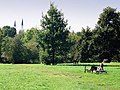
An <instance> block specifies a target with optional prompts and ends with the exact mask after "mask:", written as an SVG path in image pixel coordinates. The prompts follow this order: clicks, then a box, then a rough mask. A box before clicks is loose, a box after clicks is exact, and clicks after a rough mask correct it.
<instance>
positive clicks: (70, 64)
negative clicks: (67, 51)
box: [58, 63, 120, 67]
mask: <svg viewBox="0 0 120 90" xmlns="http://www.w3.org/2000/svg"><path fill="white" fill-rule="evenodd" d="M99 65H100V63H90V64H89V63H79V64H73V63H63V64H58V66H99ZM104 66H105V67H120V64H119V65H118V64H117V65H116V64H104Z"/></svg>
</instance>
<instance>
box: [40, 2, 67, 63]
mask: <svg viewBox="0 0 120 90" xmlns="http://www.w3.org/2000/svg"><path fill="white" fill-rule="evenodd" d="M42 18H43V19H42V20H41V26H42V29H43V30H44V32H46V35H45V36H44V43H45V47H46V51H47V53H48V55H47V57H46V60H47V62H49V63H47V62H46V64H52V65H54V64H56V63H57V62H58V61H59V60H60V61H61V60H62V59H65V57H66V54H67V51H68V48H67V40H66V39H67V37H68V33H69V31H68V28H66V27H67V20H66V21H65V20H64V16H63V13H61V11H59V10H58V9H57V8H56V7H55V6H54V5H53V4H50V9H49V10H48V11H47V14H46V15H43V17H42Z"/></svg>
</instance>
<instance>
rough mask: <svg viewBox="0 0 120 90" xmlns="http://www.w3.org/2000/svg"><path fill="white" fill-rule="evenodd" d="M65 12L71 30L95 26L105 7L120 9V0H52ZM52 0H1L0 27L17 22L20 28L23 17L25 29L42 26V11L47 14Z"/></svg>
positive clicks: (18, 28)
mask: <svg viewBox="0 0 120 90" xmlns="http://www.w3.org/2000/svg"><path fill="white" fill-rule="evenodd" d="M51 2H54V4H55V6H57V8H58V9H59V10H61V11H62V12H63V13H64V17H65V19H67V20H68V24H69V26H71V31H72V30H74V31H75V32H76V31H80V30H81V28H82V27H84V28H86V26H89V27H91V28H94V26H95V24H96V23H97V20H98V17H99V14H100V13H101V12H102V10H103V8H105V7H107V6H110V7H112V8H117V11H120V0H51ZM49 5H50V0H0V27H3V26H5V25H9V26H13V25H14V21H15V20H16V23H17V30H20V27H21V21H22V18H23V20H24V29H29V28H31V27H40V19H41V18H42V12H43V13H44V14H46V12H47V10H48V9H49Z"/></svg>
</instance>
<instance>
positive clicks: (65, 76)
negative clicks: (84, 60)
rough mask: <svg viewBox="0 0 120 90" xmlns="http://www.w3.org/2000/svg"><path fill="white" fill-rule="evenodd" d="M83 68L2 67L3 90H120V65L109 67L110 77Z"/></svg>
mask: <svg viewBox="0 0 120 90" xmlns="http://www.w3.org/2000/svg"><path fill="white" fill-rule="evenodd" d="M82 65H83V64H79V65H78V66H77V65H76V66H74V65H73V66H72V65H70V64H69V65H65V64H64V65H58V66H46V65H39V64H33V65H32V64H31V65H30V64H29V65H26V64H23V65H22V64H19V65H12V64H1V65H0V90H120V63H110V64H106V66H105V67H104V69H105V70H107V72H108V73H107V74H92V73H84V66H82ZM90 65H91V64H90ZM94 65H96V63H94ZM97 65H98V64H97ZM87 68H90V66H87Z"/></svg>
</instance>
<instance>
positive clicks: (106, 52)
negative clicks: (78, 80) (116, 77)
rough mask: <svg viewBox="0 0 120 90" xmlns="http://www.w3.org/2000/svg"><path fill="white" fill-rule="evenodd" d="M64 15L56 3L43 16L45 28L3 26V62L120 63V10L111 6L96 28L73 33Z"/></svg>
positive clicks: (0, 49) (0, 56)
mask: <svg viewBox="0 0 120 90" xmlns="http://www.w3.org/2000/svg"><path fill="white" fill-rule="evenodd" d="M67 25H68V22H67V20H65V19H64V15H63V13H62V12H61V11H59V10H58V9H57V8H56V7H55V6H54V5H53V4H50V8H49V10H48V11H47V14H45V15H43V16H42V19H41V27H42V29H37V28H31V29H29V30H26V31H25V32H19V33H18V34H16V29H15V28H14V27H10V26H4V27H3V28H1V29H0V63H15V64H19V63H44V64H49V65H50V64H52V65H55V64H57V63H64V62H65V63H67V62H75V63H77V62H102V61H103V60H104V59H106V61H107V62H111V61H115V62H120V12H117V11H116V9H114V8H111V7H107V8H105V9H103V12H102V13H101V14H100V16H99V18H98V22H97V24H96V26H95V28H94V29H90V28H89V27H88V26H87V27H86V28H82V30H80V32H76V33H75V32H70V31H69V29H70V28H69V27H68V26H67Z"/></svg>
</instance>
